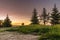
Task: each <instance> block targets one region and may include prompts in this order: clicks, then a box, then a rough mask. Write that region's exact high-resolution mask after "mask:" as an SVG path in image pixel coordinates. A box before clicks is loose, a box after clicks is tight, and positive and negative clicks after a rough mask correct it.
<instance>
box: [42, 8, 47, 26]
mask: <svg viewBox="0 0 60 40" xmlns="http://www.w3.org/2000/svg"><path fill="white" fill-rule="evenodd" d="M42 20H43V23H44V25H45V23H46V20H47V13H46V9H45V8H43V13H42Z"/></svg>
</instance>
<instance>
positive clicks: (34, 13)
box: [31, 8, 39, 24]
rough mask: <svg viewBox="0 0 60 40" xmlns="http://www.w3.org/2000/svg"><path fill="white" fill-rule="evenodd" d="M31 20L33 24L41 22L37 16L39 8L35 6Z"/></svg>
mask: <svg viewBox="0 0 60 40" xmlns="http://www.w3.org/2000/svg"><path fill="white" fill-rule="evenodd" d="M31 22H32V23H31V24H39V20H38V17H37V10H36V9H35V8H34V11H33V16H32V19H31Z"/></svg>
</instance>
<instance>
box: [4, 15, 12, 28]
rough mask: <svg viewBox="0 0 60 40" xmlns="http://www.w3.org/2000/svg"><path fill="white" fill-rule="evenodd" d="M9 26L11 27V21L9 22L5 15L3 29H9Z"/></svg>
mask: <svg viewBox="0 0 60 40" xmlns="http://www.w3.org/2000/svg"><path fill="white" fill-rule="evenodd" d="M11 26H12V25H11V21H10V19H9V17H8V15H7V17H6V19H5V20H4V22H3V27H11Z"/></svg>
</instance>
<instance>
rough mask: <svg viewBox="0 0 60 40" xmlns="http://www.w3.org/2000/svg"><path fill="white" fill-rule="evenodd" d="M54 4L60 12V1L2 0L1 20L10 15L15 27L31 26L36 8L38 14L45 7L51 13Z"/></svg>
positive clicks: (0, 6) (0, 8)
mask: <svg viewBox="0 0 60 40" xmlns="http://www.w3.org/2000/svg"><path fill="white" fill-rule="evenodd" d="M54 3H56V4H57V7H58V8H59V10H60V0H0V20H4V19H5V18H6V15H7V14H8V15H9V18H10V19H11V21H12V24H14V25H21V23H25V24H29V23H30V20H31V17H32V14H33V9H34V8H36V9H37V12H38V14H41V13H42V9H43V8H44V7H45V8H46V9H47V12H51V9H52V8H53V5H54Z"/></svg>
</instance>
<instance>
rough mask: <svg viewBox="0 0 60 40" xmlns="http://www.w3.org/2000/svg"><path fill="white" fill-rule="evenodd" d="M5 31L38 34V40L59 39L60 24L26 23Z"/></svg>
mask: <svg viewBox="0 0 60 40" xmlns="http://www.w3.org/2000/svg"><path fill="white" fill-rule="evenodd" d="M6 31H16V32H19V33H24V34H34V35H40V38H39V40H60V25H54V26H45V25H27V26H20V27H16V28H10V29H7V30H6Z"/></svg>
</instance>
